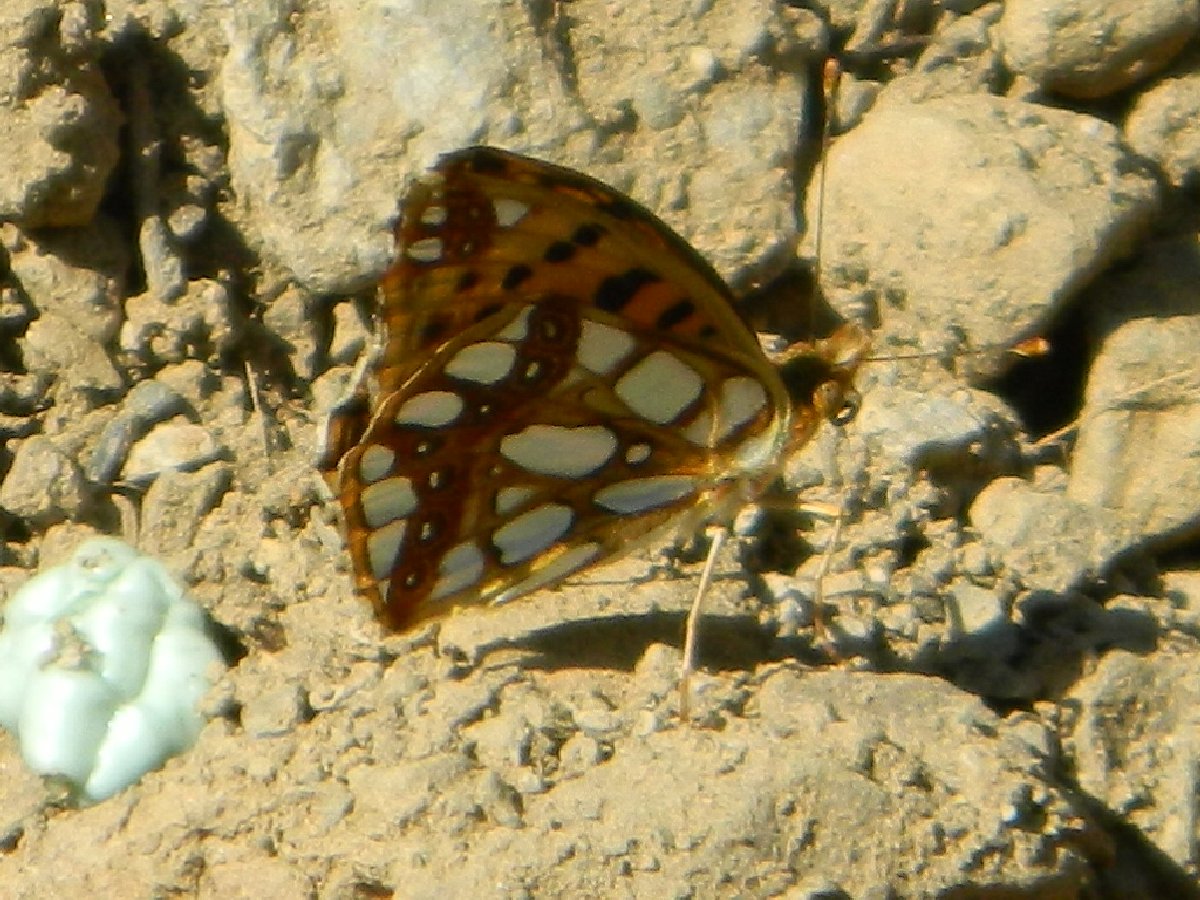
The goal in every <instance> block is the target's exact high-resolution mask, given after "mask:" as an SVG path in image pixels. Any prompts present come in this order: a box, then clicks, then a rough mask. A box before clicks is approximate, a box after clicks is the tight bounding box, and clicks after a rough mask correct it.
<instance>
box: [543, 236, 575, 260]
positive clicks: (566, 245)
mask: <svg viewBox="0 0 1200 900" xmlns="http://www.w3.org/2000/svg"><path fill="white" fill-rule="evenodd" d="M574 255H575V245H574V244H572V243H571V242H570V241H555V242H554V243H553V244H551V245H550V246H549V247H547V248H546V252H545V253H543V254H542V259H543V260H545V261H546V262H548V263H561V262H567V261H568V260H570V259H571V258H572V257H573V256H574Z"/></svg>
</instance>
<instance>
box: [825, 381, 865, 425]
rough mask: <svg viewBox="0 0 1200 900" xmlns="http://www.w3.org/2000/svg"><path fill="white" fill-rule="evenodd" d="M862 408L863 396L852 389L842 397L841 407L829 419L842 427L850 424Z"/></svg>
mask: <svg viewBox="0 0 1200 900" xmlns="http://www.w3.org/2000/svg"><path fill="white" fill-rule="evenodd" d="M861 408H862V397H861V396H860V395H859V393H858V391H856V390H850V391H847V392H846V394H845V395H844V396H843V397H842V405H841V408H840V409H838V410H837V411H836V412H835V413H834V414H833V415H831V416H830V417H829V421H830V422H832V423H833V424H834V425H836V426H838V427H839V428H841V427H842V426H843V425H849V424H850V423H851V422H853V421H854V419H855V417H856V416H857V415H858V411H859V409H861Z"/></svg>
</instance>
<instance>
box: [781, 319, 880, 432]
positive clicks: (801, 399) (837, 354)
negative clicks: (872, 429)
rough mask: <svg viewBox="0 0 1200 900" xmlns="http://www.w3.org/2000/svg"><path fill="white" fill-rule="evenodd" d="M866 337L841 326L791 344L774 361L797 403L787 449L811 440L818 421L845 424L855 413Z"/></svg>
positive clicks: (867, 346) (867, 343) (854, 327)
mask: <svg viewBox="0 0 1200 900" xmlns="http://www.w3.org/2000/svg"><path fill="white" fill-rule="evenodd" d="M869 349H870V338H868V336H867V334H866V332H865V331H863V330H862V329H861V328H859V327H858V326H857V325H852V324H845V325H842V326H841V327H839V328H838V329H837V330H836V331H835V332H834V333H833V334H831V335H830V336H829V337H826V338H820V339H818V340H816V341H814V342H812V343H802V344H793V345H792V346H791V347H789V348H787V350H785V351H784V352H783V353H782V354H781V356H780V358H779V359H778V360H777V364H778V366H779V373H780V377H781V378H782V380H783V383H784V384H785V385H786V387H787V389H788V391H789V392H790V393H791V395H792V397H793V398H794V399H795V401H796V403H797V410H798V411H802V413H805V414H798V415H797V416H796V418H795V420H794V424H793V427H792V435H791V441H790V443H791V446H792V447H798V446H800V445H801V444H803V443H804V442H805V441H807V440H808V439H809V438H810V437H812V433H813V431H815V430H816V428H817V426H818V425H819V424H820V423H821V421H827V422H831V423H833V424H834V425H839V426H840V425H845V424H847V423H848V422H850V421H851V420H853V419H854V417H855V415H857V413H858V407H859V401H860V397H859V394H858V391H857V390H855V387H854V379H855V376H856V375H857V373H858V367H859V366H860V365H861V364H862V362H863V360H864V359H865V358H866V355H867V352H868V351H869Z"/></svg>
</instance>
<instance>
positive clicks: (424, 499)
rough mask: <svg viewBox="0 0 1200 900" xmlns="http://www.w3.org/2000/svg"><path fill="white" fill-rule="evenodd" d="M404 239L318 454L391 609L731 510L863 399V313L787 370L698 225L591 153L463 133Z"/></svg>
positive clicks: (402, 226)
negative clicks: (588, 156) (549, 151)
mask: <svg viewBox="0 0 1200 900" xmlns="http://www.w3.org/2000/svg"><path fill="white" fill-rule="evenodd" d="M395 237H396V255H395V261H394V262H393V263H392V265H391V267H390V268H389V269H388V270H387V272H386V273H385V274H384V276H383V278H382V282H381V286H380V303H381V310H380V320H381V324H382V330H383V332H384V338H383V340H382V342H381V346H380V350H379V352H378V354H377V356H376V357H375V358H374V359H373V360H372V361H371V362H370V365H369V367H368V368H367V369H366V371H365V372H364V374H363V376H362V377H360V378H359V379H358V381H357V383H356V385H355V387H354V390H353V392H352V393H351V394H350V395H349V396H348V398H347V399H346V400H345V401H344V402H343V403H342V404H340V405H339V406H338V407H336V408H335V410H334V411H333V413H332V414H331V416H330V419H329V424H328V428H327V432H326V435H325V443H324V449H323V452H322V456H321V460H320V463H319V467H320V469H321V471H322V473H323V475H324V477H325V478H326V480H327V482H328V484H329V486H330V488H331V489H332V491H333V492H334V494H335V496H337V497H338V499H339V500H340V503H341V507H342V511H343V519H344V528H345V532H346V536H347V544H348V547H349V552H350V557H351V559H352V562H353V567H354V573H355V574H354V577H355V582H356V585H357V588H358V590H359V592H360V593H361V594H362V595H363V596H364V597H366V598H367V599H368V600H369V601H370V602H371V605H372V606H373V607H374V610H375V613H376V615H377V617H378V619H379V620H380V621H381V622H382V623H383V624H384V625H385V626H387V627H389V628H391V629H394V630H400V629H407V628H410V627H412V626H414V625H416V624H418V623H421V622H423V621H426V620H428V619H431V618H434V617H439V616H443V615H446V614H448V613H450V612H451V611H453V610H454V609H456V608H459V607H464V606H472V605H477V604H485V603H503V602H507V601H510V600H513V599H516V598H518V597H520V596H522V595H524V594H527V593H529V592H531V591H534V590H536V589H538V588H543V587H550V586H553V585H556V584H558V583H559V582H561V581H562V580H563V579H564V578H566V577H568V576H569V575H571V574H573V573H576V572H579V571H580V570H581V569H584V568H586V567H588V566H592V565H595V564H598V563H602V562H605V561H608V560H612V559H614V558H616V557H618V556H621V555H624V554H626V553H628V552H629V551H630V550H631V549H634V548H638V547H642V546H645V545H646V544H648V543H651V542H653V541H654V540H656V539H660V540H661V539H663V538H664V537H666V536H668V535H669V534H670V533H671V532H675V533H679V534H688V533H694V532H695V531H696V530H697V529H699V528H700V527H701V526H702V525H704V524H706V523H713V522H715V523H719V522H722V521H727V520H729V519H731V518H732V516H733V514H734V513H735V512H736V511H737V509H738V508H740V507H741V506H742V505H743V504H745V503H746V502H747V501H749V500H752V499H754V498H756V497H757V496H759V495H760V494H761V493H762V492H763V491H764V490H765V489H766V487H767V486H768V485H769V484H770V482H771V481H772V479H774V478H775V476H776V474H777V472H778V469H779V467H780V465H781V463H782V461H783V460H784V459H785V458H786V456H787V454H788V453H789V452H790V451H791V450H793V449H795V448H796V447H798V446H800V445H801V444H803V443H804V442H805V441H807V440H808V439H809V438H810V437H811V436H812V434H813V433H814V431H815V429H816V428H817V426H818V425H819V423H820V422H821V421H822V420H823V419H830V420H833V421H835V422H836V421H839V420H841V419H844V418H845V417H847V416H848V414H849V413H850V411H851V409H852V401H853V398H854V397H855V394H854V390H853V380H854V375H855V371H856V369H857V368H858V365H859V363H860V362H861V361H862V359H863V357H864V355H865V353H866V350H867V339H866V337H865V335H864V334H863V332H862V331H861V330H859V329H858V328H857V327H856V326H853V325H843V326H842V327H841V328H840V329H839V330H837V331H835V332H834V333H833V335H831V336H830V337H828V338H825V339H823V340H818V341H814V342H812V343H806V344H798V345H794V346H793V347H792V348H790V349H789V350H788V351H787V352H786V353H785V354H783V357H784V358H783V363H782V365H781V367H779V368H777V367H776V366H775V365H774V364H773V363H772V362H771V361H770V360H768V358H767V356H766V354H765V353H764V351H763V350H762V348H761V345H760V343H759V341H758V339H757V337H756V335H755V333H754V332H753V331H752V330H751V329H750V328H749V327H748V326H747V325H746V324H745V323H744V322H743V320H742V318H741V317H740V315H739V313H738V311H737V310H736V308H735V305H734V304H735V301H734V297H733V295H732V292H731V291H730V289H729V288H728V287H727V286H726V284H725V283H724V282H723V281H722V280H721V278H720V277H719V276H718V275H717V273H716V272H715V270H714V269H713V268H712V267H711V266H710V265H709V264H708V263H707V262H706V261H705V260H704V259H703V258H702V257H701V256H700V255H699V254H698V253H697V252H696V251H695V250H693V249H692V248H691V247H690V246H689V245H688V244H687V242H686V241H684V240H683V239H682V238H681V237H679V236H678V235H677V234H676V233H675V232H673V231H672V230H671V229H670V228H668V227H667V226H666V225H665V224H664V223H663V222H662V221H660V220H659V219H658V218H657V217H656V216H655V215H654V214H653V213H651V212H650V211H649V210H647V209H645V208H644V207H643V206H641V205H639V204H638V203H636V202H635V201H633V200H631V199H630V198H628V197H626V196H624V195H623V194H621V193H618V192H617V191H615V190H613V189H612V188H610V187H608V186H606V185H604V184H603V183H601V182H600V181H597V180H595V179H593V178H591V177H589V176H586V175H583V174H581V173H579V172H575V171H572V170H570V169H566V168H562V167H559V166H556V165H552V164H550V163H547V162H542V161H539V160H537V159H532V158H529V157H525V156H520V155H517V154H515V153H511V152H506V151H504V150H499V149H495V148H492V147H484V146H477V147H470V148H467V149H463V150H459V151H456V152H452V153H448V154H446V155H443V156H442V157H440V159H439V160H438V161H437V163H436V165H435V166H434V167H433V169H432V170H431V171H430V172H429V173H428V174H427V175H426V176H425V177H423V178H421V179H419V180H417V181H416V182H415V183H413V185H412V186H411V187H410V189H409V190H408V193H407V196H406V198H405V199H404V202H403V204H402V212H401V216H400V219H399V220H398V222H397V223H396V226H395Z"/></svg>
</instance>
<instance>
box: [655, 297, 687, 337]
mask: <svg viewBox="0 0 1200 900" xmlns="http://www.w3.org/2000/svg"><path fill="white" fill-rule="evenodd" d="M695 311H696V304H694V303H692V301H691V300H689V299H688V298H687V297H684V298H683V299H682V300H679V301H677V302H675V303H672V304H671V305H670V306H668V307H667V308H666V309H664V310H663V311H662V312H661V313H659V314H658V318H657V319H656V320H655V321H654V327H656V328H660V329H662V330H663V331H666V330H668V329H671V328H674V327H675V326H676V325H679V324H680V323H682V322H686V321H687V320H688V319H689V318H691V316H692V314H693V313H694V312H695Z"/></svg>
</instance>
